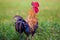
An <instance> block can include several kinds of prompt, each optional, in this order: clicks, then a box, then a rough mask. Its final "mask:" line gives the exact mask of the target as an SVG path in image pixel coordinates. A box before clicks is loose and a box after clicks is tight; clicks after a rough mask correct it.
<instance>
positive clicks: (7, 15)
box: [0, 0, 60, 40]
mask: <svg viewBox="0 0 60 40" xmlns="http://www.w3.org/2000/svg"><path fill="white" fill-rule="evenodd" d="M33 1H36V0H33ZM31 2H32V0H0V40H20V39H21V38H20V34H19V33H17V32H16V31H15V26H14V19H13V17H14V16H15V15H16V14H18V15H20V16H22V17H23V18H24V19H26V17H27V13H28V10H29V9H30V8H31ZM38 2H39V3H40V7H39V9H40V12H39V13H38V15H37V16H38V22H39V27H38V29H37V31H36V34H35V36H34V40H60V0H38ZM29 38H30V37H29ZM30 39H31V38H30ZM22 40H25V34H24V35H23V38H22Z"/></svg>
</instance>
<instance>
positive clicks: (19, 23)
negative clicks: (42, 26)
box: [14, 2, 39, 40]
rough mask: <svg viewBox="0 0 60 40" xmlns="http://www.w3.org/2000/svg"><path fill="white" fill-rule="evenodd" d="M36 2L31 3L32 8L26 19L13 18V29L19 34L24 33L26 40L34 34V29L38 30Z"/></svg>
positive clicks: (37, 5)
mask: <svg viewBox="0 0 60 40" xmlns="http://www.w3.org/2000/svg"><path fill="white" fill-rule="evenodd" d="M38 7H39V3H38V2H32V8H31V9H30V10H29V12H28V17H27V19H26V20H24V19H23V18H22V17H21V16H18V15H16V16H14V19H15V20H16V21H15V29H16V31H17V32H19V33H23V32H24V33H25V34H26V40H28V37H29V35H30V34H31V35H32V39H33V36H34V34H35V32H36V29H37V28H38V19H37V15H36V14H37V13H38V11H39V10H38Z"/></svg>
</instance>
